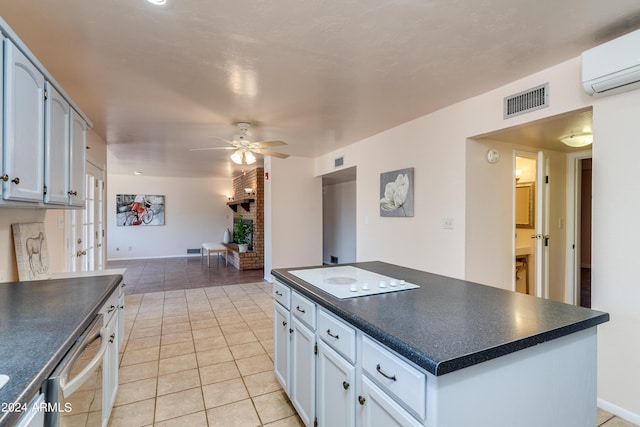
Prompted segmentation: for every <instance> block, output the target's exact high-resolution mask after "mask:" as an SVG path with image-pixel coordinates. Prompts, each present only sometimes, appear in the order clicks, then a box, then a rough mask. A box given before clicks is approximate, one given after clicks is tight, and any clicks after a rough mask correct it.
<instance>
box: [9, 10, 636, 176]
mask: <svg viewBox="0 0 640 427" xmlns="http://www.w3.org/2000/svg"><path fill="white" fill-rule="evenodd" d="M167 1H168V4H167V5H166V6H164V7H156V6H152V5H151V4H149V3H147V2H146V1H145V0H106V1H97V0H64V1H60V0H20V1H16V0H0V16H2V17H3V18H4V19H5V20H6V21H7V22H8V23H9V25H10V26H11V27H12V28H13V30H14V31H15V32H16V33H17V34H18V35H19V36H20V37H21V38H22V40H23V41H24V42H25V43H26V44H27V46H29V48H30V49H31V50H32V51H33V52H34V53H35V54H36V56H37V57H38V59H39V60H40V61H41V62H42V63H43V64H44V65H45V66H46V67H47V69H48V70H49V71H50V72H51V73H52V74H53V76H54V77H55V78H56V80H57V81H58V82H60V83H61V84H62V86H63V87H64V89H65V90H66V91H67V93H69V94H70V95H71V96H72V97H73V99H74V101H75V102H76V103H77V104H78V105H79V106H80V108H82V110H83V111H84V112H85V113H86V114H87V115H88V116H89V117H90V119H91V120H92V122H93V124H94V130H95V131H96V132H97V133H98V134H99V135H100V136H102V137H103V138H104V139H105V141H106V142H107V144H108V146H109V149H110V150H111V152H112V153H113V155H114V156H115V160H116V161H114V162H112V163H110V165H109V168H110V170H111V171H112V172H118V173H132V172H133V170H141V171H143V172H144V173H145V174H147V175H164V176H167V175H168V176H194V177H195V176H219V177H227V176H233V175H236V174H237V173H238V172H239V170H240V169H239V168H238V167H237V166H236V165H233V164H232V163H231V162H230V161H229V159H228V155H229V152H228V151H225V150H214V151H206V152H202V151H200V152H191V151H189V148H199V147H208V146H211V147H213V146H220V145H221V144H222V143H221V142H220V141H218V140H215V139H212V138H211V137H213V136H217V137H223V138H227V139H230V138H231V137H232V136H233V135H234V134H236V133H237V129H236V128H235V127H234V126H233V123H234V122H236V121H249V122H251V123H252V124H253V125H254V126H253V127H252V129H251V135H252V136H253V137H254V139H257V140H262V139H282V140H285V141H287V142H288V143H289V145H288V146H287V147H283V148H282V150H281V151H282V152H285V153H287V154H290V155H292V156H306V157H315V156H317V155H320V154H324V153H327V152H329V151H332V150H335V149H337V148H339V147H342V146H345V145H348V144H351V143H353V142H355V141H358V140H360V139H363V138H365V137H368V136H371V135H373V134H375V133H378V132H380V131H382V130H384V129H387V128H390V127H393V126H396V125H399V124H401V123H404V122H407V121H409V120H411V119H414V118H416V117H419V116H422V115H425V114H427V113H429V112H432V111H434V110H436V109H439V108H442V107H444V106H447V105H450V104H452V103H455V102H458V101H460V100H463V99H465V98H468V97H471V96H474V95H478V94H480V93H483V92H485V91H487V90H490V89H493V88H495V87H498V86H500V85H503V84H506V83H508V82H511V81H514V80H516V79H518V78H520V77H523V76H526V75H528V74H531V73H533V72H535V71H538V70H541V69H544V68H546V67H549V66H551V65H553V64H557V63H559V62H562V61H564V60H567V59H569V58H573V57H576V56H578V55H579V54H580V53H581V52H582V51H583V50H585V49H588V48H590V47H592V46H595V45H598V44H600V43H602V42H604V41H606V40H609V39H611V38H614V37H616V36H619V35H621V34H624V33H627V32H629V31H631V30H634V29H636V28H638V27H640V3H639V2H638V1H637V0H610V1H606V2H605V1H602V0H562V1H558V0H538V1H532V0H527V1H524V0H447V1H442V0H438V1H435V0H340V1H334V0H323V1H316V0H306V1H301V0H277V1H258V0H254V1H249V0H234V1H217V0H167Z"/></svg>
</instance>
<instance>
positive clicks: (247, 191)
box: [244, 188, 253, 196]
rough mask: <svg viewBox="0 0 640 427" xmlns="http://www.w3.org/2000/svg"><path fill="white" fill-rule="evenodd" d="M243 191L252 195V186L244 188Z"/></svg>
mask: <svg viewBox="0 0 640 427" xmlns="http://www.w3.org/2000/svg"><path fill="white" fill-rule="evenodd" d="M244 192H245V193H247V196H252V195H253V188H245V189H244Z"/></svg>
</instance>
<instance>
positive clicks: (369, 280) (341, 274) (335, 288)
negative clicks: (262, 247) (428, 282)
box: [289, 265, 419, 299]
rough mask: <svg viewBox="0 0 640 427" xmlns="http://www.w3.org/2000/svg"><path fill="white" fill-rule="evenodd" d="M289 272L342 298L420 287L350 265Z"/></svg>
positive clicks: (400, 279) (397, 278)
mask: <svg viewBox="0 0 640 427" xmlns="http://www.w3.org/2000/svg"><path fill="white" fill-rule="evenodd" d="M289 273H291V274H293V275H294V276H296V277H299V278H300V279H302V280H304V281H305V282H307V283H310V284H312V285H313V286H315V287H317V288H320V289H322V290H323V291H325V292H327V293H329V294H331V295H333V296H334V297H336V298H340V299H345V298H355V297H363V296H368V295H376V294H384V293H387V292H397V291H404V290H407V289H414V288H419V286H418V285H415V284H413V283H409V282H406V281H405V280H403V279H402V278H399V277H396V278H394V277H389V276H383V275H382V274H378V273H374V272H371V271H367V270H363V269H361V268H357V267H353V266H350V265H345V266H340V267H327V268H311V269H308V270H290V271H289Z"/></svg>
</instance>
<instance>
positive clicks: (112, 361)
mask: <svg viewBox="0 0 640 427" xmlns="http://www.w3.org/2000/svg"><path fill="white" fill-rule="evenodd" d="M116 292H117V291H116ZM105 329H106V330H107V339H108V340H109V347H108V348H107V351H106V353H105V354H104V362H103V363H104V365H103V366H104V367H103V370H102V390H103V396H102V425H103V426H106V425H107V424H108V423H109V416H110V415H111V409H112V408H113V404H114V403H115V401H116V393H117V392H118V313H117V312H115V313H113V314H112V315H111V319H109V322H108V323H107V325H106V327H105Z"/></svg>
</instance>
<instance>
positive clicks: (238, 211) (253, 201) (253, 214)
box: [226, 168, 264, 270]
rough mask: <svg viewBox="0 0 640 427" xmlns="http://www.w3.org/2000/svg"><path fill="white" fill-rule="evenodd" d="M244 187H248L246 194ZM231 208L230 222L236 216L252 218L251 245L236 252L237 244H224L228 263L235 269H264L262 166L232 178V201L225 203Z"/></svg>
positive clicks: (234, 219) (236, 217) (238, 217)
mask: <svg viewBox="0 0 640 427" xmlns="http://www.w3.org/2000/svg"><path fill="white" fill-rule="evenodd" d="M245 189H251V190H252V192H251V193H247V191H246V190H245ZM227 205H228V206H229V208H230V209H232V210H233V223H234V224H235V222H236V221H237V220H239V219H243V220H251V221H253V248H252V250H250V251H248V252H245V253H240V252H238V245H236V244H235V243H229V244H227V245H226V246H227V248H229V262H230V263H231V265H233V266H234V267H236V268H237V269H238V270H255V269H260V268H264V168H256V169H254V170H252V171H249V172H245V173H243V174H242V175H241V176H239V177H237V178H235V179H234V180H233V196H232V200H230V201H229V202H227Z"/></svg>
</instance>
